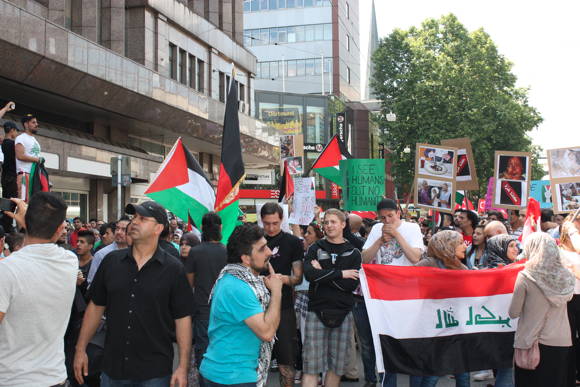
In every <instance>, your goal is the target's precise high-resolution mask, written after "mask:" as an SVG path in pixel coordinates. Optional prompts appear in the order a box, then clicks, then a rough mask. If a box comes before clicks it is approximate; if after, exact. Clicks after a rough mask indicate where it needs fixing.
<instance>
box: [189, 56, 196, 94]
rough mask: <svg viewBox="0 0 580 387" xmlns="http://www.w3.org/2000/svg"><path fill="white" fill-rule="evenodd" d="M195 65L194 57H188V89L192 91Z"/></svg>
mask: <svg viewBox="0 0 580 387" xmlns="http://www.w3.org/2000/svg"><path fill="white" fill-rule="evenodd" d="M195 63H196V60H195V56H193V55H189V62H188V65H189V68H188V73H189V74H188V75H189V87H191V88H192V89H195V80H196V77H195Z"/></svg>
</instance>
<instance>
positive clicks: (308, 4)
mask: <svg viewBox="0 0 580 387" xmlns="http://www.w3.org/2000/svg"><path fill="white" fill-rule="evenodd" d="M313 5H314V0H304V6H305V7H312V6H313Z"/></svg>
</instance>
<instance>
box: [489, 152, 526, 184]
mask: <svg viewBox="0 0 580 387" xmlns="http://www.w3.org/2000/svg"><path fill="white" fill-rule="evenodd" d="M529 162H530V160H529V158H528V157H526V156H515V155H500V156H499V162H498V168H497V175H496V176H495V178H496V179H502V180H528V175H527V170H528V164H529Z"/></svg>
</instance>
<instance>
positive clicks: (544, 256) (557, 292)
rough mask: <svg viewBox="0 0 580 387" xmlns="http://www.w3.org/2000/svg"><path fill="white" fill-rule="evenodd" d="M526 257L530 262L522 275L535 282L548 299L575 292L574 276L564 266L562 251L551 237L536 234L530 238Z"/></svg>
mask: <svg viewBox="0 0 580 387" xmlns="http://www.w3.org/2000/svg"><path fill="white" fill-rule="evenodd" d="M524 256H525V257H526V258H527V259H528V262H526V267H525V269H524V270H523V271H522V274H523V275H525V276H526V277H528V278H529V279H531V280H532V281H534V282H535V283H536V284H537V285H538V286H539V287H540V289H542V291H543V292H544V294H545V295H546V297H550V296H566V295H569V294H572V293H573V292H574V284H575V278H574V275H573V274H572V273H570V271H569V270H568V269H566V268H565V267H564V266H563V265H562V261H561V259H560V250H559V249H558V246H557V245H556V242H555V241H554V239H553V238H552V237H551V236H550V235H548V234H546V233H543V232H535V233H533V234H531V235H530V236H528V237H527V238H526V241H525V244H524Z"/></svg>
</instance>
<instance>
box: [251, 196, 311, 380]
mask: <svg viewBox="0 0 580 387" xmlns="http://www.w3.org/2000/svg"><path fill="white" fill-rule="evenodd" d="M260 218H261V219H262V224H263V225H264V233H265V234H266V235H265V237H266V240H267V241H268V247H269V248H270V250H272V256H271V257H270V264H271V265H272V267H273V268H274V271H275V272H276V273H277V274H282V283H283V284H284V286H283V287H282V306H281V312H280V325H279V327H278V331H277V332H276V337H277V338H278V340H277V341H276V343H275V344H274V350H273V356H272V357H273V358H275V359H276V360H277V361H278V368H279V370H280V385H281V386H282V387H290V386H293V385H294V374H295V370H294V361H295V359H296V356H295V354H296V313H295V312H294V302H293V299H292V287H294V285H297V284H299V283H300V282H302V261H303V260H304V247H303V244H302V242H301V241H300V239H298V238H297V237H295V236H294V235H291V234H288V233H286V232H284V231H282V229H281V225H282V219H283V218H284V211H283V210H282V207H280V205H278V203H273V202H270V203H266V204H264V206H263V207H262V209H261V210H260Z"/></svg>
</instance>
